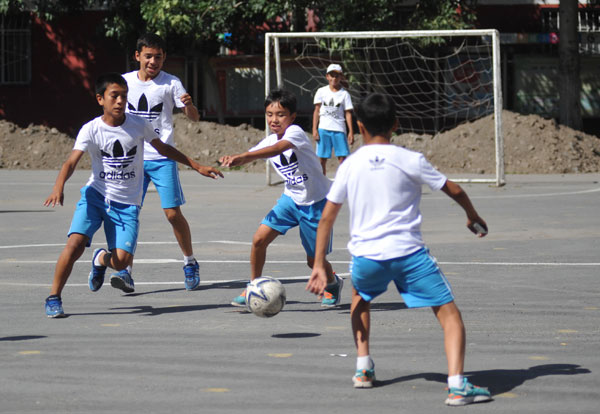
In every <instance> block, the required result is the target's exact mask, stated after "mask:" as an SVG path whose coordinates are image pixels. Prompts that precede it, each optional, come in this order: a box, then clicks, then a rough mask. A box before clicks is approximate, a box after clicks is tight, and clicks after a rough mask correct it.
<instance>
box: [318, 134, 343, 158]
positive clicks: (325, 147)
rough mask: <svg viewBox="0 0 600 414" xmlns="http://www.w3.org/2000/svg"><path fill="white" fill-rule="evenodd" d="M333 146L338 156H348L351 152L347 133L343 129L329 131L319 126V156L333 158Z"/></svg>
mask: <svg viewBox="0 0 600 414" xmlns="http://www.w3.org/2000/svg"><path fill="white" fill-rule="evenodd" d="M331 148H333V149H334V151H335V156H336V157H347V156H348V155H349V154H350V148H349V147H348V140H347V138H346V134H345V133H344V132H341V131H328V130H327V129H321V128H319V141H318V142H317V157H319V158H331Z"/></svg>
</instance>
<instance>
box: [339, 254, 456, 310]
mask: <svg viewBox="0 0 600 414" xmlns="http://www.w3.org/2000/svg"><path fill="white" fill-rule="evenodd" d="M350 273H351V274H352V284H353V285H354V288H355V289H356V290H357V292H358V293H359V295H360V296H361V297H362V298H363V299H364V300H366V301H367V302H370V301H371V300H373V299H374V298H375V297H377V296H379V295H381V294H382V293H383V292H385V291H386V290H387V287H388V285H389V283H390V282H392V281H393V282H394V283H395V284H396V289H398V292H400V294H401V295H402V299H404V303H405V304H406V306H407V307H409V308H420V307H424V306H441V305H444V304H446V303H449V302H452V301H453V300H454V295H453V294H452V289H451V288H450V284H449V283H448V281H447V280H446V277H445V276H444V274H443V273H442V271H441V270H440V268H439V266H438V264H437V262H436V260H435V258H434V257H433V256H431V255H430V254H429V250H428V249H427V248H422V249H420V250H418V251H416V252H414V253H412V254H410V255H408V256H404V257H398V258H395V259H390V260H383V261H377V260H371V259H367V258H364V257H356V256H353V257H352V263H351V264H350Z"/></svg>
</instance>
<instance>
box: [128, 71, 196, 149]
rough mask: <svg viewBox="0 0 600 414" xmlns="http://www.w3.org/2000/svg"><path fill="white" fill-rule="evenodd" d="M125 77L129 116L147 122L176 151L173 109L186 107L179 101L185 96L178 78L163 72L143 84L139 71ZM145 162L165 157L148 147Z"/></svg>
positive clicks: (145, 147) (146, 146) (146, 147)
mask: <svg viewBox="0 0 600 414" xmlns="http://www.w3.org/2000/svg"><path fill="white" fill-rule="evenodd" d="M123 77H124V78H125V80H126V81H127V85H128V86H129V92H128V93H127V112H130V113H132V114H134V115H138V116H141V117H143V118H146V119H147V120H148V121H150V122H151V123H152V127H153V128H154V130H155V131H156V133H157V134H158V135H159V136H160V139H161V141H162V142H164V143H165V144H169V145H171V146H172V147H174V146H175V141H174V139H173V109H174V108H175V107H177V108H183V107H184V106H185V105H184V104H183V102H181V99H179V98H180V97H181V95H183V94H184V93H186V92H185V88H184V87H183V85H182V83H181V81H180V80H179V78H177V77H176V76H173V75H170V74H168V73H166V72H162V71H161V72H160V73H159V74H158V76H157V77H156V78H154V79H152V80H149V81H147V82H142V81H141V80H140V79H139V78H138V71H137V70H136V71H133V72H129V73H125V74H124V75H123ZM144 159H146V160H160V159H165V157H164V156H162V155H160V154H159V153H158V152H157V151H156V149H154V147H153V146H152V145H149V144H146V145H145V146H144Z"/></svg>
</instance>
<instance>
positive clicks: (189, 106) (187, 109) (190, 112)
mask: <svg viewBox="0 0 600 414" xmlns="http://www.w3.org/2000/svg"><path fill="white" fill-rule="evenodd" d="M179 100H180V101H181V103H183V104H184V105H185V106H184V107H183V113H184V114H185V116H187V117H188V118H189V119H191V120H192V121H195V122H197V121H199V120H200V113H199V112H198V108H196V106H195V105H194V102H193V101H192V97H191V95H190V94H189V93H184V94H183V95H181V96H180V97H179Z"/></svg>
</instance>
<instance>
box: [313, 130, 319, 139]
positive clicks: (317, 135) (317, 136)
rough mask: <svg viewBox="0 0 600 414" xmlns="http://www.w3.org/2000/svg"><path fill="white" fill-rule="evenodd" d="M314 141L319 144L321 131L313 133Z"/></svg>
mask: <svg viewBox="0 0 600 414" xmlns="http://www.w3.org/2000/svg"><path fill="white" fill-rule="evenodd" d="M313 139H314V140H315V142H319V140H320V139H321V138H320V137H319V131H313Z"/></svg>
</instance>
